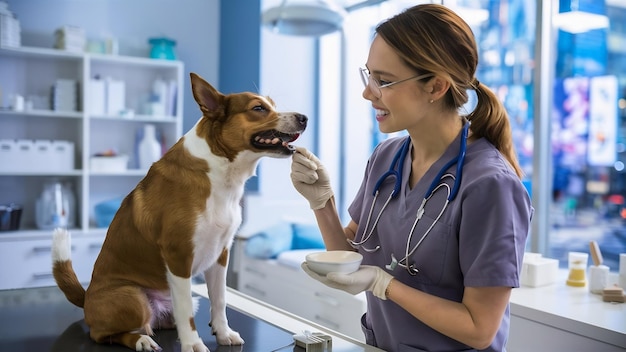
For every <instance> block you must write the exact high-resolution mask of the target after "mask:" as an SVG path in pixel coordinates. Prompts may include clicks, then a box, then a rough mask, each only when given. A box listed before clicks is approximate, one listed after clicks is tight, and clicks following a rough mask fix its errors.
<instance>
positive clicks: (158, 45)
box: [148, 37, 176, 60]
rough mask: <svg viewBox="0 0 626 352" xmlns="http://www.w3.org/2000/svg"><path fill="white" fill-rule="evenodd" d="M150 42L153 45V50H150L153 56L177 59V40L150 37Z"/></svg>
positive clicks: (155, 57) (154, 57)
mask: <svg viewBox="0 0 626 352" xmlns="http://www.w3.org/2000/svg"><path fill="white" fill-rule="evenodd" d="M148 43H150V45H152V50H150V57H151V58H153V59H165V60H176V53H175V52H174V47H175V46H176V41H175V40H173V39H169V38H165V37H160V38H150V39H149V40H148Z"/></svg>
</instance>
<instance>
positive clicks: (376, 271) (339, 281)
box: [301, 262, 393, 300]
mask: <svg viewBox="0 0 626 352" xmlns="http://www.w3.org/2000/svg"><path fill="white" fill-rule="evenodd" d="M301 267H302V270H304V272H305V273H307V275H309V276H310V277H312V278H313V279H315V280H317V281H319V282H321V283H323V284H324V285H326V286H328V287H332V288H334V289H338V290H342V291H345V292H348V293H349V294H352V295H356V294H358V293H361V292H363V291H371V292H372V293H373V294H374V296H376V297H378V298H380V299H382V300H386V299H387V294H386V291H387V286H389V283H390V282H391V280H392V279H393V276H391V275H390V274H389V273H387V272H386V271H385V270H383V269H381V268H379V267H377V266H372V265H361V266H360V267H359V270H357V271H355V272H353V273H349V274H345V273H337V272H333V273H328V275H326V276H323V275H319V274H317V273H315V272H313V271H311V269H309V267H308V265H307V263H306V262H304V263H302V265H301Z"/></svg>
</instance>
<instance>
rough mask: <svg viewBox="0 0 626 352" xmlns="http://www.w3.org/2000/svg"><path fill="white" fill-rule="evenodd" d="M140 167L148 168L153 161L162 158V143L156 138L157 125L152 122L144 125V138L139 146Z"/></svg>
mask: <svg viewBox="0 0 626 352" xmlns="http://www.w3.org/2000/svg"><path fill="white" fill-rule="evenodd" d="M137 153H138V157H139V168H140V169H142V170H147V169H149V168H150V166H152V164H153V163H155V162H156V161H158V160H159V159H160V158H161V143H159V140H158V139H157V138H156V127H155V126H154V125H151V124H147V125H144V127H143V138H142V139H141V141H140V142H139V145H138V146H137Z"/></svg>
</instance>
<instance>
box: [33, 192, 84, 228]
mask: <svg viewBox="0 0 626 352" xmlns="http://www.w3.org/2000/svg"><path fill="white" fill-rule="evenodd" d="M75 211H76V200H75V198H74V193H73V192H72V190H71V188H70V186H69V185H64V184H62V183H61V182H58V181H54V182H49V183H47V184H46V185H45V186H44V189H43V191H42V192H41V196H40V197H39V199H37V204H36V206H35V221H36V223H37V227H38V228H40V229H42V230H52V229H55V228H57V227H64V228H68V227H73V226H74V225H75Z"/></svg>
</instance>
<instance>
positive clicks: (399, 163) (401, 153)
mask: <svg viewBox="0 0 626 352" xmlns="http://www.w3.org/2000/svg"><path fill="white" fill-rule="evenodd" d="M469 128H470V122H469V121H466V122H465V124H464V125H463V129H462V131H461V141H460V148H459V153H458V154H457V156H456V157H454V158H452V159H451V160H450V161H448V162H447V163H446V164H445V165H444V166H443V167H442V168H441V169H440V170H439V172H438V173H437V175H436V176H435V177H434V178H433V181H432V182H431V184H430V186H429V187H428V189H427V190H426V193H425V194H424V197H423V199H422V202H421V204H420V206H419V208H418V209H417V215H416V217H415V221H414V222H413V226H412V227H411V231H410V232H409V235H408V237H407V241H406V249H405V252H404V257H403V258H401V259H400V260H398V259H397V258H396V257H395V255H394V254H393V253H392V254H391V262H390V263H389V264H387V265H386V266H385V267H386V268H387V269H388V270H394V269H395V268H396V267H398V266H400V267H403V268H405V269H406V270H407V271H408V272H409V274H411V275H416V274H417V273H418V272H419V270H418V269H417V268H416V267H415V264H408V261H409V257H411V256H412V255H413V253H415V251H416V250H417V248H418V247H419V246H420V244H422V242H423V241H424V239H425V238H426V236H428V234H429V233H430V231H431V230H432V229H433V227H435V224H437V222H438V221H439V219H440V218H441V216H442V215H443V213H444V211H445V210H446V208H447V207H448V204H450V202H452V201H453V200H454V198H455V197H456V195H457V194H458V193H459V186H460V184H461V177H462V173H463V164H464V162H465V152H466V150H467V136H468V133H469ZM410 147H411V138H409V137H407V138H406V140H405V141H404V143H403V144H402V147H401V148H400V150H398V152H396V155H395V156H394V157H393V160H392V161H391V165H390V166H389V170H387V172H385V173H384V174H383V175H382V176H381V177H380V178H379V179H378V181H377V182H376V184H375V185H374V191H373V196H374V200H373V201H372V206H371V207H370V210H369V213H368V215H367V221H366V222H365V229H364V230H363V237H361V240H360V241H353V240H348V242H350V244H351V245H352V247H354V248H359V247H361V249H363V250H364V251H366V252H369V253H373V252H376V251H377V250H379V249H380V245H378V246H376V247H374V248H367V247H365V246H364V244H365V242H367V241H368V240H369V239H370V237H371V236H372V234H373V233H374V229H375V228H376V225H377V224H378V220H380V216H381V215H382V214H383V211H384V210H385V208H387V205H388V204H389V202H390V201H391V199H393V198H395V197H396V196H397V195H398V193H399V192H400V188H401V186H402V169H403V162H404V160H405V158H406V156H407V154H408V153H409V149H410ZM455 164H456V176H455V175H452V174H450V173H448V172H447V170H448V169H449V168H451V167H452V166H453V165H455ZM390 176H393V177H395V179H396V180H395V184H394V187H393V190H392V191H391V193H390V194H389V197H387V200H386V201H385V203H384V204H383V207H382V208H381V209H380V212H379V213H378V215H377V216H376V219H375V220H374V223H373V225H372V227H371V229H370V230H369V232H368V231H367V229H368V227H369V224H370V220H371V219H372V213H373V212H374V205H375V204H376V200H377V199H378V195H379V193H380V187H381V185H382V184H383V182H384V181H385V180H386V179H387V178H388V177H390ZM446 178H451V179H452V180H454V184H453V185H452V188H451V187H450V185H448V184H447V183H446V182H445V179H446ZM442 181H444V182H442ZM440 188H445V189H446V192H447V197H446V201H445V203H444V205H443V207H442V208H441V211H440V212H439V214H438V215H437V217H436V218H435V221H434V222H433V223H432V224H431V225H430V227H428V229H427V230H426V231H425V232H424V234H423V235H422V237H421V238H420V239H419V241H417V243H416V244H415V246H413V247H412V248H411V240H412V239H413V232H414V231H415V227H416V226H417V223H418V222H419V220H420V219H421V218H422V216H423V215H424V208H425V207H426V203H428V200H429V199H430V198H431V197H432V196H433V194H435V192H437V191H438V190H439V189H440Z"/></svg>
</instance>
